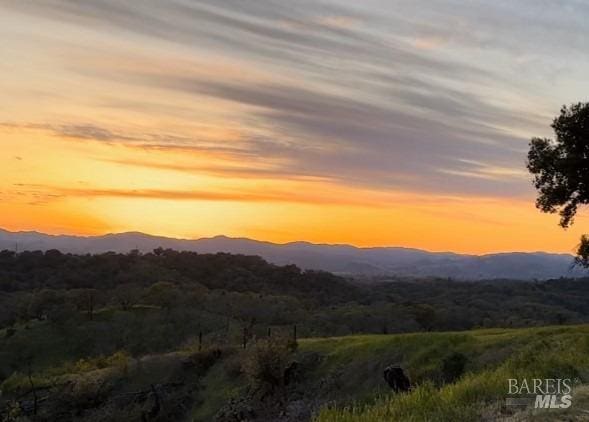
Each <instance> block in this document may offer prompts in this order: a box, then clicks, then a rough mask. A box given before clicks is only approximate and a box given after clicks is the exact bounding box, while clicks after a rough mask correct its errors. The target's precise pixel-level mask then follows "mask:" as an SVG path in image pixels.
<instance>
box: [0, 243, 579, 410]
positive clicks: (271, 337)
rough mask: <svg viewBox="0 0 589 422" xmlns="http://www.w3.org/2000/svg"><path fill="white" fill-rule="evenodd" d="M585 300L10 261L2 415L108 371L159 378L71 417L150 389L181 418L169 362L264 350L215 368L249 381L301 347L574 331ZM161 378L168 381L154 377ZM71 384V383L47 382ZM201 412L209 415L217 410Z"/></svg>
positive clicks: (245, 263)
mask: <svg viewBox="0 0 589 422" xmlns="http://www.w3.org/2000/svg"><path fill="white" fill-rule="evenodd" d="M588 300H589V283H587V280H566V279H559V280H551V281H546V282H534V283H533V282H529V283H525V282H510V281H494V282H476V283H468V282H457V281H452V280H448V279H423V280H402V279H397V280H386V282H384V281H383V282H379V281H378V280H372V282H371V283H370V284H363V283H359V282H357V281H354V280H347V279H344V278H341V277H337V276H334V275H332V274H329V273H325V272H315V271H301V270H300V269H298V268H297V267H295V266H284V267H280V266H276V265H272V264H268V263H267V262H265V261H264V260H262V259H261V258H259V257H255V256H243V255H229V254H196V253H193V252H176V251H173V250H163V249H157V250H155V251H153V252H152V253H147V254H140V253H138V252H133V253H129V254H116V253H108V254H100V255H70V254H62V253H60V252H58V251H56V250H51V251H47V252H44V253H43V252H22V253H19V254H15V253H14V252H9V251H4V252H1V253H0V390H2V392H3V395H2V398H1V399H0V400H2V402H3V403H2V405H1V406H2V408H3V409H4V410H3V411H4V412H8V410H7V409H8V407H7V406H16V407H17V408H18V409H20V410H19V412H25V413H27V412H28V413H27V414H29V413H30V412H31V411H32V410H31V409H33V407H32V406H33V404H32V403H33V401H32V400H33V398H32V397H33V396H32V394H33V392H34V393H35V394H36V395H37V399H38V400H41V398H42V397H45V398H46V400H48V401H50V402H51V403H52V405H55V406H57V404H56V402H55V400H56V397H59V398H60V400H61V399H63V398H64V397H65V396H63V394H66V392H64V391H65V390H63V388H65V387H64V385H69V386H70V387H71V388H74V386H76V385H77V384H76V383H77V382H78V381H79V382H82V381H84V382H86V381H87V380H88V379H87V377H86V375H84V374H85V373H86V372H87V371H106V372H108V373H110V372H109V371H111V369H112V368H113V367H115V368H118V369H117V371H119V370H121V371H123V372H124V371H127V370H129V371H131V372H133V371H140V369H141V368H150V367H151V366H153V368H152V369H149V370H146V372H145V374H144V375H145V377H144V378H141V380H136V379H134V378H132V379H131V378H130V379H126V378H125V379H122V380H120V379H118V378H117V380H118V381H116V385H115V386H110V387H109V388H108V389H106V390H105V391H102V390H100V388H99V386H96V385H94V387H92V386H88V385H86V387H84V388H85V389H88V391H86V390H84V391H86V393H87V394H91V395H92V394H95V395H97V396H96V397H95V398H92V397H86V398H85V399H83V400H82V399H80V398H79V397H78V399H79V400H82V401H81V402H80V403H78V404H76V406H79V407H80V409H81V410H80V409H78V410H79V411H80V412H82V413H83V409H90V408H93V407H92V406H94V405H93V404H92V400H99V398H100V397H102V396H101V394H104V395H106V396H107V397H110V396H109V395H110V394H111V393H112V394H115V393H114V392H117V391H118V393H116V394H119V393H120V394H127V393H129V392H131V391H129V389H133V388H135V387H137V390H136V391H135V390H133V391H134V392H138V393H141V394H143V396H145V397H147V396H150V395H153V394H154V392H153V391H151V390H150V388H151V387H150V385H151V384H153V385H154V386H155V387H153V388H155V389H156V390H157V389H158V388H160V389H163V390H162V391H160V390H157V391H160V393H161V395H163V396H165V395H169V397H176V399H178V400H181V401H186V403H184V404H182V406H184V407H182V406H180V408H182V409H184V408H185V407H186V408H188V407H191V406H194V405H195V403H194V400H195V396H194V394H193V393H194V392H193V391H192V389H193V388H197V387H196V386H195V385H192V384H190V383H189V385H188V384H186V383H185V382H184V381H182V382H183V384H178V385H176V384H174V383H175V382H176V381H170V379H172V378H174V377H172V375H170V373H168V372H166V371H168V370H169V371H172V369H170V368H168V367H167V366H166V365H167V364H166V362H170V365H172V367H173V368H175V369H174V370H173V371H172V372H174V371H181V372H182V370H181V369H179V368H181V366H182V365H183V364H186V365H188V366H189V367H190V368H192V369H190V370H189V371H188V372H186V373H187V374H192V375H193V376H194V377H196V378H197V379H200V378H199V377H201V376H204V374H205V373H208V372H207V371H208V368H209V367H210V366H211V365H213V363H214V362H216V361H217V359H218V358H219V356H220V354H222V355H223V356H226V354H227V353H229V354H230V355H233V354H234V353H237V351H243V350H246V351H251V350H258V351H257V352H251V353H254V355H253V357H252V356H250V357H248V358H245V357H243V356H241V355H240V356H241V357H239V358H236V359H237V360H238V362H233V361H231V360H227V361H226V362H227V365H228V366H227V367H225V369H223V371H225V372H227V371H228V372H229V373H231V371H235V373H236V374H242V373H243V374H248V373H249V374H250V375H251V376H252V377H253V378H254V379H255V378H256V376H257V375H255V374H257V373H258V372H257V371H260V370H261V369H260V367H259V360H262V361H266V360H269V361H270V362H276V365H277V367H279V368H282V366H284V365H286V364H288V362H287V360H288V359H287V356H290V354H291V353H292V352H293V351H294V350H296V346H297V341H298V340H300V339H301V338H313V337H325V336H344V335H350V334H390V333H406V332H416V331H457V330H459V331H460V330H470V329H474V328H479V327H501V328H515V327H534V326H541V325H562V324H577V323H583V322H589V309H588V307H587V306H586V304H587V301H588ZM303 344H305V343H303ZM260 348H261V349H260ZM240 353H241V352H240ZM248 353H249V352H248ZM256 353H257V354H256ZM187 356H192V357H190V358H188V357H187ZM248 356H249V355H248ZM275 356H279V358H278V360H277V361H274V360H273V359H274V357H275ZM280 356H282V357H280ZM186 359H188V361H189V362H188V361H186ZM244 359H245V360H244ZM182 362H184V363H182ZM186 362H188V363H186ZM248 362H249V363H248ZM137 365H139V367H138V366H137ZM159 365H163V366H164V367H166V368H167V369H165V370H163V371H164V372H162V373H160V372H158V371H159V369H157V368H159ZM178 365H180V366H178ZM191 365H192V366H191ZM232 365H233V369H232ZM257 365H258V366H257ZM108 368H111V369H108ZM125 368H126V369H125ZM244 368H246V369H244ZM247 368H249V369H247ZM54 371H56V372H54ZM191 371H192V372H191ZM248 371H249V372H248ZM140 372H141V371H140ZM225 372H223V373H225ZM117 373H118V372H117ZM133 373H134V374H135V375H134V376H139V375H137V373H136V372H133ZM174 373H175V372H174ZM66 374H69V375H68V377H66V378H67V382H66V381H64V380H63V379H62V378H60V380H61V381H59V382H57V381H55V379H54V378H52V377H54V376H58V375H59V376H60V377H61V376H65V375H66ZM76 374H77V375H76ZM252 374H253V375H252ZM103 375H105V374H103ZM240 376H241V375H240ZM244 376H246V375H244ZM72 377H73V378H72ZM117 377H118V375H117ZM170 377H172V378H170ZM230 378H231V377H229V378H226V379H225V381H223V383H222V385H219V386H218V387H219V394H221V393H222V394H221V395H220V396H219V397H212V398H210V399H207V400H206V402H207V404H206V405H207V406H212V407H215V406H221V405H222V404H223V403H224V402H225V401H226V400H227V398H228V397H229V396H230V395H231V394H230V393H231V391H233V390H232V387H231V385H232V384H231V379H230ZM89 379H93V378H89ZM214 379H215V378H214V376H213V378H212V379H210V380H209V381H210V382H214ZM76 380H77V381H76ZM113 382H114V381H113ZM63 383H65V384H63ZM146 383H147V384H146ZM157 386H159V387H157ZM70 387H67V388H70ZM78 387H79V386H78ZM78 387H75V388H78ZM95 387H96V388H95ZM111 387H112V389H111ZM123 387H124V388H123ZM79 388H82V387H79ZM84 388H83V389H84ZM199 388H200V387H199ZM96 389H98V390H96ZM111 390H112V391H111ZM164 390H165V391H164ZM97 391H98V392H97ZM113 391H114V392H113ZM150 391H151V392H150ZM37 392H39V393H38V394H37ZM41 392H43V395H42V394H41ZM78 393H79V392H76V391H69V390H68V391H67V394H69V395H74V396H76V394H78ZM86 393H84V394H86ZM99 393H100V394H99ZM160 393H158V394H160ZM53 394H57V396H53ZM67 394H66V396H67V397H70V396H68V395H67ZM80 394H81V393H80ZM207 394H208V393H207ZM143 396H142V397H143ZM76 397H77V396H76ZM150 397H151V396H150ZM78 399H76V400H78ZM15 400H16V401H15ZM84 400H86V401H84ZM87 400H90V402H88V401H87ZM100 400H102V399H100ZM100 400H99V401H100ZM105 400H106V399H105ZM109 400H110V399H109ZM117 400H118V399H117ZM121 400H122V399H121ZM66 401H67V400H66ZM107 401H108V400H107ZM15 403H16V404H15ZM76 403H77V402H76ZM100 403H102V402H100ZM108 403H110V404H109V406H111V405H112V406H114V404H113V403H112V402H110V401H108ZM131 403H132V404H133V406H135V405H138V404H137V402H135V401H131ZM37 405H38V406H40V404H39V403H37ZM23 406H24V408H23ZM100 406H102V405H100ZM178 406H179V405H178ZM203 406H204V404H203ZM58 407H59V406H58ZM39 408H40V407H39ZM59 409H61V410H59V411H60V412H61V411H63V412H72V411H74V410H75V409H74V410H72V409H71V408H69V407H67V406H65V408H61V407H59ZM64 409H65V410H64ZM215 409H216V411H217V410H219V409H217V408H216V407H215ZM127 410H129V412H131V413H132V411H133V410H132V409H127ZM185 410H186V409H185ZM47 411H49V410H47ZM55 411H56V412H57V411H58V410H55ZM76 411H77V410H76ZM199 412H204V413H203V414H207V415H209V416H210V412H212V410H211V409H209V410H207V411H205V410H202V409H201V410H199ZM207 412H209V413H207ZM70 416H71V415H70ZM70 419H71V418H70ZM70 419H67V418H66V419H64V420H70ZM74 419H75V418H74ZM9 420H10V419H9ZM39 420H51V419H50V418H49V419H39ZM98 420H108V419H98ZM153 420H158V419H153ZM162 420H166V419H162ZM204 420H206V419H204Z"/></svg>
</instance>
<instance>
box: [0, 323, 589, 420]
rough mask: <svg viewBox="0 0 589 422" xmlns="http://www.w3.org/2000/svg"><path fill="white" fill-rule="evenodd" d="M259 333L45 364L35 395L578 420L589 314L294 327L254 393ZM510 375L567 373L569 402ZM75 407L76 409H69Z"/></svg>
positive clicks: (101, 406) (160, 408) (197, 411)
mask: <svg viewBox="0 0 589 422" xmlns="http://www.w3.org/2000/svg"><path fill="white" fill-rule="evenodd" d="M0 334H1V332H0ZM259 342H260V343H259V344H255V343H251V344H249V345H248V347H247V349H246V350H241V349H240V348H237V347H235V348H223V349H216V348H214V347H213V348H207V349H205V350H203V351H198V350H197V349H196V348H195V346H194V345H193V346H191V345H188V346H187V347H185V348H182V349H180V350H178V351H177V352H172V353H164V354H156V355H147V356H142V357H137V358H131V357H130V356H128V355H126V354H124V353H116V354H114V355H112V356H110V357H103V358H99V359H83V360H80V361H75V362H70V363H67V364H62V365H59V366H56V367H47V368H46V369H45V370H44V371H41V372H37V373H35V375H34V382H35V384H36V386H37V389H38V391H39V395H40V396H42V397H43V402H42V403H40V404H39V414H40V415H48V416H47V417H49V418H50V417H52V416H51V415H53V416H54V415H56V414H57V413H56V412H59V414H60V415H61V417H62V418H63V419H60V420H72V421H73V420H92V421H102V420H117V418H119V417H126V418H129V419H127V420H131V418H133V417H136V416H137V415H139V414H149V412H153V411H154V409H157V412H159V413H158V415H159V416H158V417H159V418H160V419H157V418H156V419H153V420H166V419H161V418H162V417H163V418H165V417H173V418H174V420H179V421H182V420H195V421H212V420H216V421H218V422H225V421H233V420H242V421H258V422H261V421H267V420H273V421H281V422H291V421H311V420H313V421H315V422H332V421H344V422H346V421H358V422H360V421H361V422H376V421H378V422H380V421H385V420H399V421H401V420H402V421H423V422H425V421H442V422H443V421H448V422H450V421H452V422H454V421H476V420H487V421H499V420H507V419H506V418H509V417H513V418H515V419H512V420H546V421H548V420H584V419H582V418H583V417H584V415H586V412H587V410H589V394H588V388H587V386H586V385H587V384H588V383H589V325H578V326H558V327H542V328H530V329H488V330H473V331H466V332H448V333H415V334H399V335H362V336H347V337H333V338H313V339H302V340H299V345H298V348H297V350H296V351H295V352H293V353H292V354H291V355H290V356H289V357H288V360H287V361H285V362H297V372H296V377H294V378H293V380H294V381H291V382H289V383H286V384H283V386H282V387H278V389H277V390H274V391H273V392H269V391H266V393H265V394H264V395H260V394H257V393H256V392H258V391H259V390H258V389H257V388H254V386H253V385H252V384H251V378H249V377H248V376H247V372H248V370H247V367H248V365H249V363H251V359H252V357H255V356H259V353H260V349H259V347H260V345H263V344H264V342H263V340H259ZM456 355H459V356H462V357H463V363H464V366H463V368H459V369H460V370H456V368H455V369H454V370H452V371H449V370H448V365H447V362H448V359H449V358H450V357H451V356H456ZM265 360H268V359H266V358H265ZM270 360H272V359H270ZM391 364H398V365H400V366H402V367H403V368H404V370H405V371H406V373H407V374H408V375H409V376H410V378H411V380H412V383H413V386H414V389H413V391H412V392H410V393H403V394H394V393H393V392H392V391H391V389H390V388H389V387H388V385H387V384H386V383H385V381H384V379H383V370H384V368H386V367H387V366H388V365H391ZM289 366H292V365H289ZM244 371H245V372H244ZM509 378H518V379H522V378H527V379H531V378H571V379H572V380H574V381H573V383H574V390H573V401H572V403H573V404H572V406H571V408H569V409H564V410H561V409H555V410H552V409H549V410H544V409H542V410H539V411H532V410H531V409H529V408H523V407H517V408H513V407H506V406H505V405H504V404H505V398H506V397H507V396H508V394H507V392H508V381H507V380H508V379H509ZM28 389H29V381H28V379H27V376H26V374H23V373H14V374H13V375H12V376H11V377H9V378H7V379H6V380H5V381H4V382H3V383H2V384H1V385H0V390H2V393H3V396H2V397H3V398H4V400H7V401H6V403H5V406H10V405H11V403H14V402H13V401H11V400H12V398H14V397H20V399H18V400H20V401H19V403H20V404H21V405H20V409H21V410H20V412H21V414H22V412H25V411H26V409H27V408H28V409H29V410H28V411H29V413H30V408H31V406H32V405H31V403H32V399H31V397H30V392H29V393H28V396H27V390H28ZM23 393H24V395H23ZM27 397H28V398H27ZM156 405H157V406H156ZM8 408H9V407H8ZM8 408H7V407H5V408H4V409H8ZM13 408H14V407H13ZM23 409H24V410H23ZM74 410H75V414H77V415H79V416H77V417H71V415H73V412H74ZM51 412H53V413H51ZM0 413H2V409H0ZM64 415H70V416H67V417H66V416H64ZM165 415H168V416H165ZM109 418H110V419H109ZM518 418H519V419H518ZM561 418H562V419H561ZM148 420H152V419H148Z"/></svg>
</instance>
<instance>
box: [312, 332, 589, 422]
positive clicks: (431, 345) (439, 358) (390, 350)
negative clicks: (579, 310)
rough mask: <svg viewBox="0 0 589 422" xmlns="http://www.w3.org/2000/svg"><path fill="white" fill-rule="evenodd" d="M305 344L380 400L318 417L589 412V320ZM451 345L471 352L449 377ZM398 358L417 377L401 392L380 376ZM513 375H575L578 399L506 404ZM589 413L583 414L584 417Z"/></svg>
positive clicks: (353, 385)
mask: <svg viewBox="0 0 589 422" xmlns="http://www.w3.org/2000/svg"><path fill="white" fill-rule="evenodd" d="M302 349H307V350H316V351H321V352H322V353H324V354H325V355H326V356H327V357H328V358H327V359H326V360H325V362H324V365H323V366H324V367H323V370H327V368H330V367H331V368H335V367H337V366H339V367H345V368H346V370H345V375H344V376H343V377H342V379H345V382H344V383H343V384H342V386H341V390H342V391H344V392H346V393H353V392H354V391H355V393H356V394H357V395H358V397H367V396H370V395H373V397H376V398H375V400H374V402H372V403H370V402H366V401H365V400H364V401H360V402H358V401H356V402H355V403H347V404H339V405H337V404H336V405H332V406H326V407H324V408H323V409H322V410H321V411H320V413H319V415H318V416H317V417H316V419H315V420H316V421H317V422H331V421H338V422H340V421H341V422H346V421H358V422H359V421H366V422H368V421H383V420H403V421H458V420H483V419H484V420H503V419H502V418H507V417H509V416H511V417H512V418H514V419H512V420H528V419H533V420H536V419H537V420H560V418H562V420H573V419H574V420H587V417H588V416H589V392H588V390H587V388H586V387H585V386H584V385H583V384H585V383H587V382H588V381H589V326H587V325H582V326H568V327H545V328H533V329H518V330H506V329H491V330H475V331H469V332H467V333H431V334H422V333H420V334H407V335H395V336H359V337H347V338H337V339H328V340H307V341H305V342H304V343H303V345H302ZM452 352H459V353H461V354H464V355H465V356H466V357H467V359H468V360H467V364H466V366H465V372H464V374H463V375H462V376H461V377H460V378H459V379H457V380H456V381H455V382H453V383H444V382H443V381H442V379H441V378H442V372H443V360H444V358H445V357H446V356H448V355H449V354H450V353H452ZM393 362H399V363H401V364H402V366H403V367H404V368H406V369H407V370H408V372H409V374H410V376H411V378H412V380H413V382H414V383H415V384H416V385H417V388H415V389H414V391H412V392H411V393H408V394H400V395H394V394H391V393H390V392H389V391H387V389H386V388H385V387H384V386H383V384H382V383H379V381H380V380H379V377H382V376H381V370H382V367H383V366H384V365H385V364H387V363H393ZM509 378H518V379H522V378H571V379H575V380H576V387H575V392H574V396H573V405H572V407H571V408H570V409H568V410H567V411H560V410H540V411H537V412H530V409H513V408H505V406H504V405H503V403H504V398H505V397H506V396H507V389H508V385H507V380H508V379H509ZM583 418H584V419H583Z"/></svg>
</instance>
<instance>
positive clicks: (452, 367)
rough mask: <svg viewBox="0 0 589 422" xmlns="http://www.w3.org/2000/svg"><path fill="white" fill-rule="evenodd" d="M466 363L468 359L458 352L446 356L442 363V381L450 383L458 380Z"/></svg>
mask: <svg viewBox="0 0 589 422" xmlns="http://www.w3.org/2000/svg"><path fill="white" fill-rule="evenodd" d="M467 362H468V358H467V357H466V356H464V355H463V354H462V353H459V352H454V353H452V354H450V355H448V356H446V357H445V358H444V360H443V361H442V381H443V382H445V383H451V382H454V381H456V380H457V379H458V378H460V377H461V376H462V374H463V373H464V367H465V366H466V363H467Z"/></svg>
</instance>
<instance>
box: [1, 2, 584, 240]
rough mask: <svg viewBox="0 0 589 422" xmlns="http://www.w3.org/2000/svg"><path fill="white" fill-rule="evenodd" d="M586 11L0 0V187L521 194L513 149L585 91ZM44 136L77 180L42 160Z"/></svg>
mask: <svg viewBox="0 0 589 422" xmlns="http://www.w3.org/2000/svg"><path fill="white" fill-rule="evenodd" d="M587 18H589V6H588V5H587V4H585V3H584V2H581V1H576V0H571V1H566V2H537V1H534V0H522V1H518V2H507V1H497V2H486V1H483V0H475V1H471V2H468V3H465V2H460V1H458V0H436V1H431V2H416V1H413V0H396V1H393V2H385V1H382V0H366V1H362V2H357V1H352V0H339V1H336V0H325V1H321V2H316V1H312V0H297V1H296V2H286V1H282V0H227V1H223V2H219V1H216V0H165V1H161V0H145V1H141V2H121V1H118V0H88V1H79V2H78V1H70V0H19V1H2V0H0V37H2V39H3V43H2V44H1V45H0V54H2V57H3V60H2V62H1V63H0V76H1V78H0V90H2V92H4V93H5V95H6V96H7V97H9V98H11V101H10V103H5V104H0V112H2V120H3V122H4V123H2V124H0V129H1V130H2V131H4V132H6V134H4V135H3V134H0V136H4V137H3V138H0V153H1V152H2V148H4V150H6V151H7V153H6V156H7V157H13V158H12V159H10V161H11V162H12V164H11V165H10V166H7V169H6V170H4V176H3V177H4V178H5V180H1V181H0V188H1V190H2V192H3V194H4V195H8V196H10V198H15V196H14V195H17V193H15V192H13V187H14V183H21V182H23V183H32V184H38V182H39V180H37V179H41V176H40V172H41V170H40V169H43V171H45V172H46V173H45V174H47V175H48V177H52V178H53V179H54V180H51V181H49V182H47V183H45V186H61V188H59V189H57V188H56V189H57V190H56V191H55V189H49V191H51V192H50V193H49V194H50V195H57V196H55V197H54V196H47V197H43V192H44V191H43V192H29V194H28V195H29V196H28V197H27V198H28V199H27V200H29V199H30V203H35V204H45V203H46V201H49V202H51V201H53V202H56V201H60V200H62V199H64V198H65V199H67V198H76V199H80V198H83V197H84V196H86V197H88V198H125V199H129V200H131V199H133V198H136V199H137V201H140V200H151V199H153V200H156V199H157V200H166V201H170V200H178V201H184V202H189V200H191V201H200V200H202V201H209V202H215V201H216V202H220V203H225V202H228V203H233V202H251V203H252V204H260V203H262V202H265V201H266V202H271V203H273V204H276V205H277V206H278V204H283V203H284V204H290V203H298V204H305V205H309V206H310V205H313V204H317V205H326V204H328V203H333V204H337V205H339V206H345V205H350V206H355V205H356V204H357V203H362V202H363V201H364V203H367V204H369V205H371V206H374V207H380V206H381V205H382V204H386V205H387V206H392V204H394V203H395V201H401V202H402V199H401V197H402V196H403V195H405V197H408V196H411V197H412V198H413V196H412V195H417V196H419V197H420V198H421V199H420V200H423V198H424V197H427V196H435V197H436V198H439V199H440V201H442V202H440V203H446V204H449V203H450V202H449V201H450V200H449V199H448V198H456V197H457V198H462V199H463V200H465V199H466V200H468V198H473V197H476V198H479V199H480V198H489V199H492V200H501V201H520V200H526V201H527V200H529V199H530V198H531V196H532V195H533V191H532V188H531V185H530V183H529V180H528V178H527V175H526V174H525V172H524V161H525V154H526V150H527V142H528V139H529V138H530V137H531V136H536V135H540V136H541V135H549V134H550V128H549V123H550V120H551V118H552V115H553V114H554V113H556V112H557V111H558V109H559V107H560V105H561V104H562V103H568V102H572V101H577V100H582V99H583V98H579V92H586V91H587V90H589V80H587V78H586V74H587V71H589V58H587V57H586V54H584V51H585V49H586V45H587V43H588V42H589V29H588V27H587V25H586V21H587ZM30 28H35V31H31V30H30ZM4 132H2V133H4ZM8 139H10V141H8ZM13 139H16V140H17V141H13ZM24 140H27V145H28V147H27V148H24V147H23V148H21V149H20V150H19V151H18V153H16V152H12V151H8V150H9V149H10V150H12V149H15V147H14V146H13V145H9V144H8V143H9V142H21V143H23V142H24ZM52 140H53V142H55V144H54V145H59V147H60V148H63V149H64V151H63V152H64V156H67V157H68V160H76V159H79V160H81V161H82V162H83V163H84V165H83V166H82V165H80V166H79V168H78V171H79V172H81V173H84V174H83V176H84V177H80V178H82V179H84V183H86V184H87V185H85V186H84V187H83V188H80V187H79V186H78V185H77V181H75V182H74V181H73V180H65V179H67V178H68V177H69V176H67V174H66V172H65V171H63V170H61V169H59V168H58V170H55V169H54V168H53V167H51V168H49V167H50V166H49V165H47V167H48V168H45V167H44V166H45V164H44V162H43V160H41V159H40V158H39V154H41V153H40V152H39V150H43V148H45V150H46V151H51V148H52V147H51V146H50V145H51V142H52ZM62 141H67V142H62ZM2 142H3V143H4V145H1V143H2ZM32 151H34V153H33V152H32ZM34 154H37V156H34ZM16 157H19V158H21V159H19V158H16ZM64 160H65V158H64ZM57 162H60V161H59V157H56V158H55V163H57ZM55 166H56V167H59V166H58V165H57V164H55ZM26 172H29V173H34V175H32V176H30V177H29V173H26ZM25 173H26V174H25ZM0 174H1V173H0ZM115 175H116V177H115ZM27 178H31V179H35V180H33V181H31V180H25V181H23V180H21V179H27ZM239 180H241V182H239V183H241V186H238V184H239V183H238V181H239ZM106 181H108V182H109V183H106ZM33 182H34V183H33ZM103 182H104V183H103ZM281 183H282V186H281ZM256 184H257V186H254V185H256ZM270 185H271V186H270ZM7 186H8V187H7ZM150 186H151V187H150ZM269 186H270V187H269ZM322 189H330V190H332V192H333V194H329V195H323V196H322V195H321V192H322ZM300 191H302V192H304V193H300ZM26 195H27V194H25V196H26ZM35 195H37V196H38V197H37V198H35ZM338 195H348V196H350V195H352V196H356V197H357V198H359V199H358V200H350V199H346V198H339V197H338ZM15 200H16V199H15ZM126 212H127V211H126ZM186 212H187V211H186ZM462 215H464V216H469V215H471V214H470V213H469V212H466V211H462ZM465 218H467V217H465ZM468 218H470V217H468ZM472 219H473V220H474V219H478V221H480V222H481V224H483V223H482V222H484V221H490V220H489V218H488V216H485V217H481V216H473V217H472ZM501 224H505V222H502V223H501ZM220 231H222V229H221V230H220Z"/></svg>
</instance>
